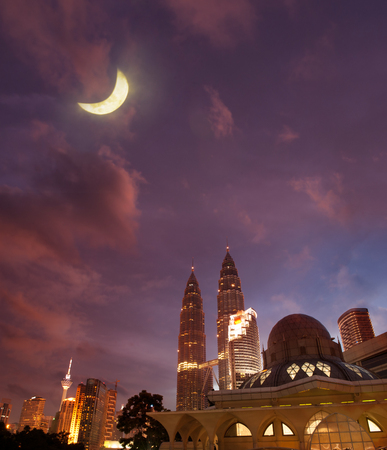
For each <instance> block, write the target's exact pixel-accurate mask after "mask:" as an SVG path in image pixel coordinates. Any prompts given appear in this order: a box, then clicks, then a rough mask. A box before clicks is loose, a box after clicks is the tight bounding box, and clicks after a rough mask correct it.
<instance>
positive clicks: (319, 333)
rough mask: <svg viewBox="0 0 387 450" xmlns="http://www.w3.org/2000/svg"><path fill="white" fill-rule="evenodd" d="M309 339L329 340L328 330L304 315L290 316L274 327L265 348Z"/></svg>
mask: <svg viewBox="0 0 387 450" xmlns="http://www.w3.org/2000/svg"><path fill="white" fill-rule="evenodd" d="M311 337H319V338H320V339H321V338H322V339H329V340H330V339H331V336H330V334H329V332H328V330H327V329H326V328H325V327H324V325H323V324H322V323H321V322H319V321H318V320H316V319H314V318H313V317H310V316H307V315H306V314H291V315H290V316H286V317H284V318H283V319H281V320H280V321H279V322H277V324H276V325H274V327H273V329H272V330H271V332H270V335H269V339H268V341H267V346H268V348H270V347H272V346H273V345H274V344H276V343H278V342H280V341H289V340H293V339H302V338H311Z"/></svg>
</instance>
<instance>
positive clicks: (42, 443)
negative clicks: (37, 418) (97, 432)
mask: <svg viewBox="0 0 387 450" xmlns="http://www.w3.org/2000/svg"><path fill="white" fill-rule="evenodd" d="M67 439H68V433H59V434H56V433H45V432H44V431H43V430H37V429H36V428H33V429H31V428H30V427H29V426H26V427H24V430H23V431H20V432H17V433H15V434H13V433H11V432H10V431H8V430H7V429H6V428H5V425H4V423H3V422H0V449H1V450H84V449H85V447H84V445H83V444H67Z"/></svg>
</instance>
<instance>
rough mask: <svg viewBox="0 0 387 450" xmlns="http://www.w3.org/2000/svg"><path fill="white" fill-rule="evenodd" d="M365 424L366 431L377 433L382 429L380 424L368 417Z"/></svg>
mask: <svg viewBox="0 0 387 450" xmlns="http://www.w3.org/2000/svg"><path fill="white" fill-rule="evenodd" d="M367 425H368V431H369V432H370V433H377V432H379V431H383V430H382V429H381V428H380V426H379V425H378V424H377V423H375V422H374V421H373V420H371V419H370V418H369V417H367Z"/></svg>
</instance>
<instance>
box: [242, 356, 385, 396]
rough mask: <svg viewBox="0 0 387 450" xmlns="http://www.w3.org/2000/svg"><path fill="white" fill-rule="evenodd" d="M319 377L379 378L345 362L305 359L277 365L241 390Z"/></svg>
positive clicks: (260, 373) (258, 375) (256, 376)
mask: <svg viewBox="0 0 387 450" xmlns="http://www.w3.org/2000/svg"><path fill="white" fill-rule="evenodd" d="M313 375H318V376H320V377H327V378H329V379H332V378H333V379H337V380H346V381H364V380H376V379H378V377H377V376H376V375H374V374H372V373H371V372H369V371H368V370H366V369H364V368H363V367H359V366H356V365H354V364H347V363H345V362H343V361H337V360H327V359H318V358H311V357H307V356H306V357H304V358H303V359H298V360H296V361H288V362H286V363H282V364H277V365H275V366H273V367H271V368H269V369H267V370H262V371H261V372H258V373H256V374H255V375H253V376H252V377H250V378H249V379H248V380H247V381H245V382H244V384H243V385H242V386H241V389H252V388H268V387H275V386H281V385H282V384H287V383H291V382H292V381H298V380H302V379H305V381H306V380H307V379H308V378H309V377H312V376H313Z"/></svg>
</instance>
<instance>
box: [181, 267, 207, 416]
mask: <svg viewBox="0 0 387 450" xmlns="http://www.w3.org/2000/svg"><path fill="white" fill-rule="evenodd" d="M177 351H178V360H177V397H176V410H177V411H186V410H199V409H204V407H205V402H206V400H205V394H206V393H207V392H206V389H204V392H203V384H204V375H205V374H204V369H199V365H200V364H202V363H204V362H205V360H206V335H205V334H204V312H203V299H202V297H201V292H200V289H199V283H198V281H197V279H196V276H195V273H194V265H193V261H192V266H191V274H190V276H189V278H188V281H187V285H186V288H185V291H184V297H183V302H182V308H181V313H180V334H179V347H178V350H177ZM207 384H208V383H207Z"/></svg>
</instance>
